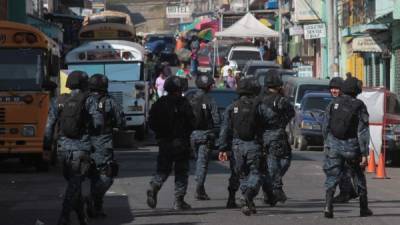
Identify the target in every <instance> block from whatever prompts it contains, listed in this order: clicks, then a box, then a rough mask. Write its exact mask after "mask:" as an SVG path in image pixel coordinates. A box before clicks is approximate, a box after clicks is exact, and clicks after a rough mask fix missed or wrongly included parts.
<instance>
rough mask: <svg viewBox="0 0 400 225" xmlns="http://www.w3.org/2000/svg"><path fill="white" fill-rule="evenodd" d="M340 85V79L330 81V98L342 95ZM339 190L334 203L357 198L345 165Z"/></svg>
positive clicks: (341, 82)
mask: <svg viewBox="0 0 400 225" xmlns="http://www.w3.org/2000/svg"><path fill="white" fill-rule="evenodd" d="M342 85H343V79H342V78H341V77H334V78H332V79H331V80H330V82H329V91H330V92H331V95H332V97H335V98H336V97H338V96H340V95H342V91H341V89H342ZM326 150H328V149H326ZM339 190H340V193H339V194H338V195H337V196H335V198H334V199H333V202H334V203H346V202H348V201H349V200H350V199H353V198H356V197H357V193H356V192H355V190H354V186H353V183H352V175H351V170H350V168H349V166H348V165H347V164H345V167H344V170H343V175H342V177H341V179H340V182H339Z"/></svg>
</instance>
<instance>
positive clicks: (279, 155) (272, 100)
mask: <svg viewBox="0 0 400 225" xmlns="http://www.w3.org/2000/svg"><path fill="white" fill-rule="evenodd" d="M267 73H268V74H267V75H266V77H265V80H264V86H265V88H266V90H265V95H264V96H263V97H262V100H261V101H262V102H261V104H259V106H258V109H257V111H258V114H259V115H260V116H261V119H260V120H261V121H262V122H261V123H262V132H263V138H262V139H263V147H264V150H265V151H266V153H267V157H266V160H267V162H266V164H267V165H268V172H269V175H270V179H271V181H269V176H268V175H267V176H265V179H264V180H263V190H264V192H267V193H268V192H269V189H271V188H272V191H273V195H274V200H273V201H274V202H271V201H272V200H271V199H270V202H269V203H270V204H271V205H274V204H275V202H282V203H283V202H285V201H286V199H287V197H286V194H285V193H284V191H283V188H282V187H283V182H282V177H283V176H284V175H285V173H286V172H287V170H288V169H289V166H290V162H291V158H292V150H291V147H290V145H289V142H288V135H287V133H286V131H285V128H286V126H287V124H288V123H289V122H290V120H291V119H292V118H293V117H294V115H295V111H294V108H293V106H292V105H291V104H290V102H289V100H288V99H287V98H286V97H284V96H283V94H282V93H281V92H282V85H283V82H282V80H281V77H280V74H279V72H278V71H277V70H269V71H268V72H267ZM269 182H271V183H272V187H269V185H270V184H269Z"/></svg>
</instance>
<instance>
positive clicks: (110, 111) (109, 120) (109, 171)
mask: <svg viewBox="0 0 400 225" xmlns="http://www.w3.org/2000/svg"><path fill="white" fill-rule="evenodd" d="M89 90H90V94H89V97H88V101H89V102H90V104H94V105H96V106H97V107H96V109H97V110H96V111H95V112H94V115H92V116H93V117H94V116H100V118H98V120H99V121H101V122H102V123H101V124H100V126H98V127H97V128H91V129H89V132H90V141H91V143H92V151H93V152H92V154H91V155H90V157H91V158H92V159H93V160H94V162H95V163H96V169H97V171H96V174H94V175H93V176H92V177H91V188H90V192H91V194H90V197H89V198H88V199H87V203H88V208H87V209H88V216H90V217H104V216H106V215H105V213H104V211H103V198H104V195H105V193H106V192H107V190H108V189H109V188H110V187H111V185H112V184H113V178H114V177H115V176H116V175H117V173H118V164H117V163H116V161H115V160H114V150H113V135H112V133H113V128H122V127H123V125H124V119H123V112H122V108H121V106H120V105H119V104H118V103H117V102H116V101H115V99H114V98H112V97H111V96H110V95H108V78H107V77H106V76H104V75H103V74H94V75H93V76H91V77H90V78H89Z"/></svg>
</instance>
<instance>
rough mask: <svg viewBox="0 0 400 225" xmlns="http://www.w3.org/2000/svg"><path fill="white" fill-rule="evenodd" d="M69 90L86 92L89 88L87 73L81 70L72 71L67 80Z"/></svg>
mask: <svg viewBox="0 0 400 225" xmlns="http://www.w3.org/2000/svg"><path fill="white" fill-rule="evenodd" d="M65 86H66V87H67V88H69V89H71V90H74V89H81V90H84V89H86V88H87V86H88V75H87V73H85V72H83V71H79V70H75V71H72V72H71V73H70V74H69V75H68V78H67V83H66V85H65Z"/></svg>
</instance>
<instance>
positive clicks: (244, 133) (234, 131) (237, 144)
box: [218, 78, 261, 216]
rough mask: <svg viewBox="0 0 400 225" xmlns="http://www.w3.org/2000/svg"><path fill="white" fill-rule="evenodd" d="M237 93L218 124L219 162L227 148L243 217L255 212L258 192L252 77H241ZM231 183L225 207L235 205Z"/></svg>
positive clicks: (256, 90)
mask: <svg viewBox="0 0 400 225" xmlns="http://www.w3.org/2000/svg"><path fill="white" fill-rule="evenodd" d="M237 92H238V94H239V96H240V98H239V99H238V100H236V101H235V102H233V103H232V104H231V105H229V106H228V107H227V109H226V110H225V113H224V116H223V118H224V120H223V123H222V125H221V130H220V135H219V137H220V139H219V141H218V142H219V148H220V154H219V159H220V160H221V161H224V160H226V159H227V154H226V151H227V150H228V149H229V146H231V150H232V155H231V157H230V160H232V159H233V160H234V165H233V166H234V168H235V174H236V175H238V176H239V180H240V190H241V193H242V199H243V203H242V209H241V210H242V213H243V214H245V215H246V216H250V215H251V214H255V213H257V210H256V208H255V204H254V198H255V196H257V194H258V191H259V189H260V173H259V165H260V157H261V145H260V144H259V142H258V138H257V137H256V135H257V134H258V132H257V130H258V129H257V126H258V123H257V120H256V119H257V116H256V107H257V104H258V101H257V100H258V98H256V96H257V95H258V94H259V92H260V86H259V85H258V82H257V81H256V80H255V79H254V78H244V79H242V80H240V81H239V84H238V88H237ZM232 186H235V185H234V184H231V183H230V185H229V187H228V190H229V198H228V203H227V207H228V208H230V207H232V206H235V205H236V203H235V192H236V191H237V189H236V190H232Z"/></svg>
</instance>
